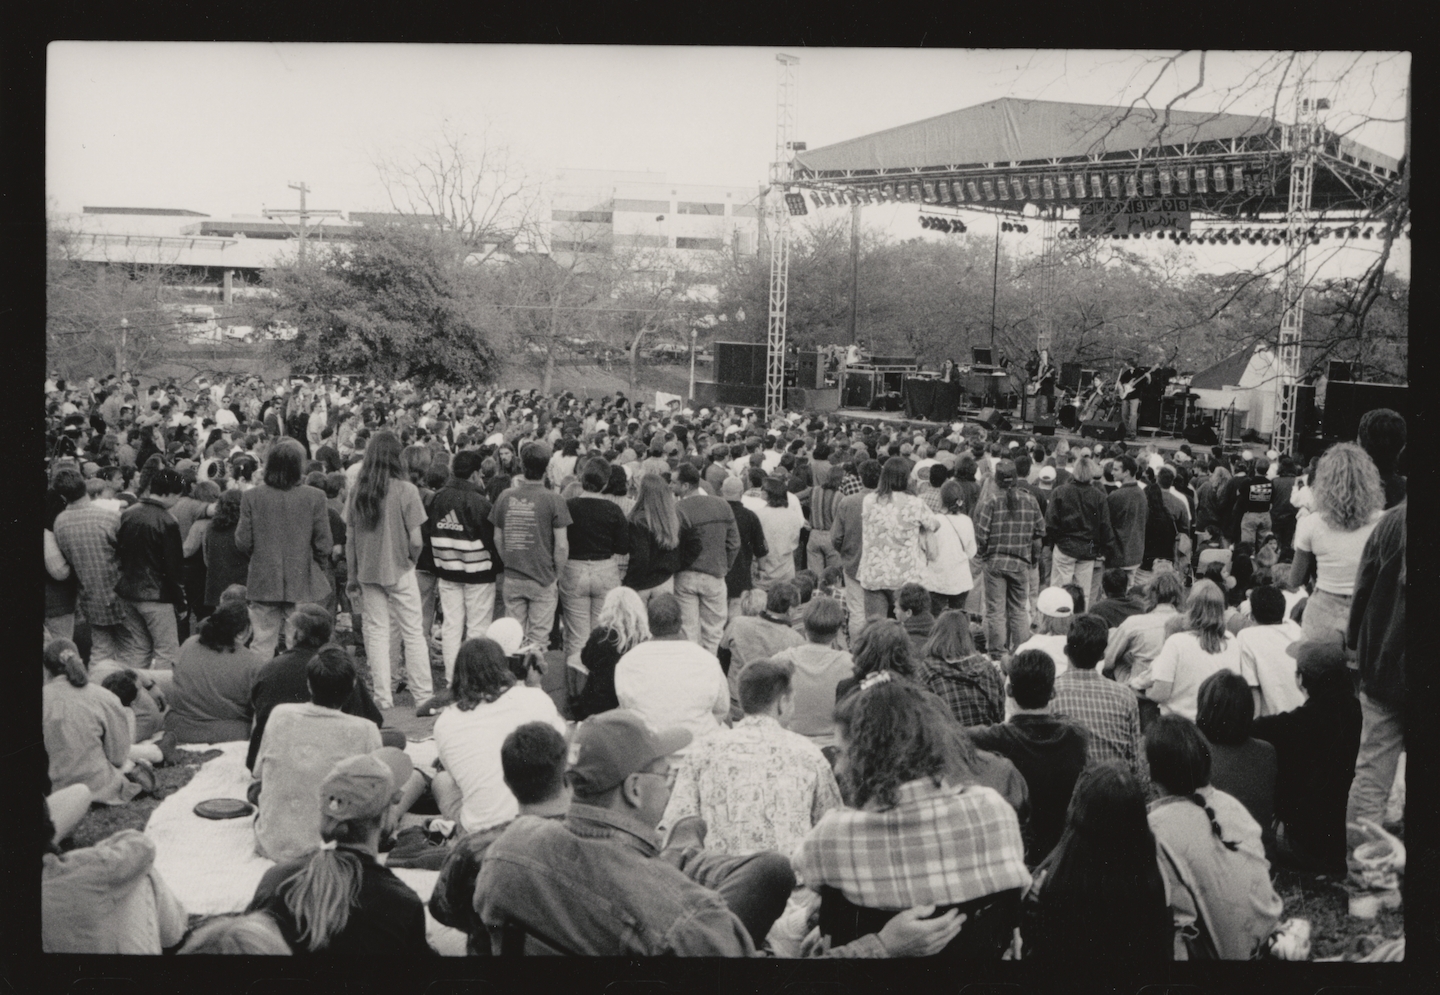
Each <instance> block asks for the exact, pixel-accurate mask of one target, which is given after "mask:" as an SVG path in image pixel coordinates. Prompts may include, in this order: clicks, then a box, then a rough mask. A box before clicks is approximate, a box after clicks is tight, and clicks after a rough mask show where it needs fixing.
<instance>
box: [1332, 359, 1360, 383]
mask: <svg viewBox="0 0 1440 995" xmlns="http://www.w3.org/2000/svg"><path fill="white" fill-rule="evenodd" d="M1325 379H1326V380H1328V381H1330V382H1331V383H1335V382H1336V381H1337V380H1354V379H1355V374H1354V371H1352V370H1351V368H1350V364H1349V363H1347V362H1344V361H1343V360H1339V359H1332V360H1330V367H1329V370H1328V371H1327V372H1326V374H1325Z"/></svg>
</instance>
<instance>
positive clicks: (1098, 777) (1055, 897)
mask: <svg viewBox="0 0 1440 995" xmlns="http://www.w3.org/2000/svg"><path fill="white" fill-rule="evenodd" d="M1147 787H1148V780H1147V781H1139V780H1137V779H1136V778H1135V776H1134V775H1133V774H1132V773H1131V771H1130V769H1129V768H1127V767H1126V766H1125V765H1124V764H1122V763H1120V762H1118V761H1114V760H1110V761H1104V762H1101V763H1099V764H1094V765H1092V766H1090V767H1089V768H1087V769H1086V770H1085V771H1084V772H1083V773H1082V774H1081V775H1080V777H1079V779H1078V780H1077V781H1076V782H1075V793H1074V794H1073V795H1072V796H1071V798H1070V806H1069V808H1068V809H1067V811H1066V813H1065V830H1064V832H1063V833H1061V835H1060V841H1059V842H1058V843H1056V844H1055V849H1053V850H1051V851H1050V856H1049V857H1046V858H1045V861H1044V862H1043V863H1042V864H1041V865H1040V866H1039V867H1037V868H1036V869H1035V880H1034V883H1032V884H1031V886H1030V890H1029V891H1028V892H1027V893H1026V895H1025V903H1024V907H1023V912H1022V915H1023V919H1022V922H1021V924H1020V935H1021V939H1022V941H1023V953H1022V955H1021V956H1022V957H1023V958H1024V959H1025V960H1026V961H1036V962H1038V963H1041V964H1046V965H1050V966H1052V967H1054V968H1056V969H1062V970H1063V969H1073V965H1075V964H1077V963H1087V962H1097V961H1099V960H1101V959H1109V958H1115V959H1116V960H1119V961H1121V962H1123V963H1127V964H1132V963H1142V964H1160V963H1164V962H1166V961H1169V960H1170V959H1171V957H1172V956H1173V954H1174V936H1175V926H1174V923H1173V922H1172V921H1171V918H1170V909H1169V907H1168V906H1167V905H1166V902H1165V881H1164V879H1163V878H1162V877H1161V875H1160V866H1159V863H1158V862H1157V861H1156V859H1155V858H1156V843H1155V835H1154V834H1153V833H1152V832H1151V831H1150V824H1149V821H1148V819H1147V816H1146V811H1145V791H1146V788H1147Z"/></svg>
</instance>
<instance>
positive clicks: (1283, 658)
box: [1235, 618, 1305, 717]
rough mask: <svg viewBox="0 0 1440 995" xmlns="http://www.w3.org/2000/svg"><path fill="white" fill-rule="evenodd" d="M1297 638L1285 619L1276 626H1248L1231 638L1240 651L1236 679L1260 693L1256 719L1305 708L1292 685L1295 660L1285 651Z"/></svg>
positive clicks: (1296, 629) (1301, 695)
mask: <svg viewBox="0 0 1440 995" xmlns="http://www.w3.org/2000/svg"><path fill="white" fill-rule="evenodd" d="M1299 638H1300V626H1298V625H1296V624H1295V623H1294V622H1292V621H1290V620H1289V619H1288V618H1287V619H1286V620H1285V621H1283V622H1281V623H1279V624H1278V625H1251V626H1247V627H1246V628H1244V629H1241V630H1240V631H1239V632H1238V633H1236V634H1235V642H1236V644H1237V645H1238V646H1239V648H1240V676H1241V677H1244V678H1245V683H1246V684H1249V685H1250V686H1251V687H1252V688H1259V689H1260V711H1259V713H1258V715H1257V717H1258V716H1259V715H1279V714H1280V713H1281V712H1288V711H1290V710H1291V709H1293V708H1299V707H1300V706H1301V705H1303V704H1305V692H1304V691H1301V690H1300V688H1299V687H1298V686H1297V685H1296V683H1295V658H1294V657H1293V656H1291V655H1290V654H1289V653H1286V652H1285V649H1286V647H1288V646H1289V645H1290V644H1291V643H1293V642H1295V641H1296V640H1297V639H1299Z"/></svg>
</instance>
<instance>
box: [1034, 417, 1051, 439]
mask: <svg viewBox="0 0 1440 995" xmlns="http://www.w3.org/2000/svg"><path fill="white" fill-rule="evenodd" d="M1034 428H1035V434H1036V435H1054V434H1055V416H1054V415H1042V416H1040V417H1038V418H1036V419H1035V425H1034Z"/></svg>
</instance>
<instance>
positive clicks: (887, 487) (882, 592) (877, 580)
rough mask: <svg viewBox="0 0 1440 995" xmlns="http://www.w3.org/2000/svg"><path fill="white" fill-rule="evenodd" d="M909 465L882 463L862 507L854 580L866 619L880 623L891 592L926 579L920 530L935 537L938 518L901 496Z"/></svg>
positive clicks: (906, 495) (901, 461)
mask: <svg viewBox="0 0 1440 995" xmlns="http://www.w3.org/2000/svg"><path fill="white" fill-rule="evenodd" d="M909 478H910V463H909V461H908V460H906V459H904V458H903V457H900V456H892V457H891V458H890V459H888V460H886V461H885V467H884V469H883V470H882V471H881V473H880V485H879V486H878V487H877V488H876V489H875V493H874V494H868V495H866V497H865V503H864V504H863V505H862V506H861V507H862V510H861V513H860V515H861V518H860V535H861V552H860V567H859V569H858V570H856V572H855V577H856V579H857V580H859V581H860V586H861V587H862V588H864V590H865V617H866V618H867V619H871V620H873V619H879V618H885V617H887V616H889V615H890V614H891V612H892V611H893V610H894V606H895V592H896V591H897V590H899V589H900V588H901V587H902V586H904V585H905V584H909V583H917V584H918V583H920V582H921V581H922V580H923V579H924V576H925V565H926V560H925V551H924V549H922V548H921V545H920V530H921V529H924V530H926V531H929V532H934V531H935V530H936V529H938V528H939V527H940V519H939V518H938V517H936V515H935V513H934V512H932V511H931V510H930V509H929V508H927V507H925V502H923V501H921V500H920V499H919V498H918V497H916V496H915V495H913V494H909V493H907V492H906V487H907V485H908V484H909Z"/></svg>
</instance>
